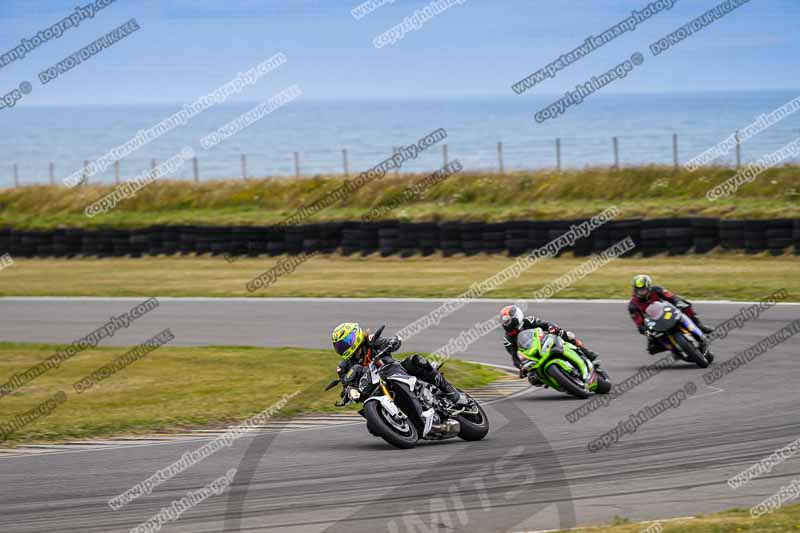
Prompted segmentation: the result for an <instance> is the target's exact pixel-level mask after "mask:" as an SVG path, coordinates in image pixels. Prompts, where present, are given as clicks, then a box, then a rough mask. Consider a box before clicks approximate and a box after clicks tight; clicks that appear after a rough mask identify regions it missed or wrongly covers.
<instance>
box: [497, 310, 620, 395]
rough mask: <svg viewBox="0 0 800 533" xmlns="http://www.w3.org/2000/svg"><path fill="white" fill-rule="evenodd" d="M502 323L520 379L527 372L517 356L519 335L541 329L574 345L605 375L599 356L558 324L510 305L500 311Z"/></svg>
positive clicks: (506, 346) (507, 348)
mask: <svg viewBox="0 0 800 533" xmlns="http://www.w3.org/2000/svg"><path fill="white" fill-rule="evenodd" d="M500 323H501V324H502V325H503V329H504V330H505V334H504V337H503V346H504V347H505V349H506V351H507V352H508V353H509V354H510V355H511V361H512V362H513V363H514V366H515V367H516V368H517V369H519V377H521V378H524V377H526V376H527V372H526V371H525V370H524V369H523V368H522V363H521V362H520V360H519V356H518V355H517V335H519V332H520V331H524V330H526V329H534V328H541V329H543V330H544V331H547V332H548V333H552V334H554V335H557V336H559V337H561V339H563V340H565V341H567V342H569V343H571V344H574V345H575V347H576V348H577V349H578V352H579V353H580V354H581V355H583V356H584V357H586V358H587V359H588V360H590V361H592V362H593V363H594V365H595V368H596V369H597V371H598V372H599V373H601V374H602V375H605V370H603V369H602V368H600V359H598V356H597V354H596V353H595V352H593V351H592V350H590V349H588V348H587V347H586V346H584V344H583V343H582V342H581V341H580V340H579V339H578V338H577V337H575V334H574V333H572V332H571V331H567V330H565V329H563V328H560V327H559V326H558V324H556V323H554V322H547V321H546V320H542V319H541V318H539V317H536V316H533V315H531V316H525V315H524V314H523V312H522V309H521V308H520V307H519V306H516V305H509V306H506V307H504V308H503V309H502V310H501V311H500ZM534 384H535V383H534Z"/></svg>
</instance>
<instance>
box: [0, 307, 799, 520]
mask: <svg viewBox="0 0 800 533" xmlns="http://www.w3.org/2000/svg"><path fill="white" fill-rule="evenodd" d="M141 300H144V298H141V299H135V298H134V299H101V298H98V299H66V298H64V299H61V298H55V299H35V298H31V299H23V298H5V299H0V309H1V310H2V316H3V317H4V320H3V321H2V322H0V339H2V340H7V341H21V342H22V341H26V342H27V341H29V342H58V343H68V342H71V341H73V340H75V339H77V338H79V337H81V336H83V335H85V334H87V333H89V332H90V331H92V330H93V329H96V328H97V327H99V326H100V325H102V324H103V323H104V322H105V321H106V320H108V317H109V316H110V315H111V314H119V313H121V312H124V311H127V310H128V309H129V308H130V307H131V306H132V305H134V304H135V303H136V302H138V301H141ZM159 300H160V301H161V305H160V306H159V307H158V308H157V309H155V310H154V311H152V312H150V313H148V314H147V315H146V316H144V317H142V318H140V319H139V320H137V321H136V322H134V323H133V324H132V325H131V326H130V327H129V328H128V329H127V330H124V331H121V332H118V333H117V334H116V335H115V336H114V337H113V338H112V339H108V340H104V341H103V344H108V345H133V344H138V343H140V342H142V341H143V340H145V339H147V338H149V337H151V336H152V335H153V334H155V333H157V332H158V331H160V330H162V329H163V328H165V327H169V328H171V329H172V331H173V333H174V334H175V337H176V339H175V344H179V345H263V346H305V347H309V348H320V347H327V346H328V345H329V334H330V331H331V329H332V328H333V326H335V325H336V324H338V323H339V322H342V321H345V320H353V321H358V322H361V323H362V324H363V325H369V326H371V327H372V328H375V327H377V326H378V325H380V324H381V323H386V324H387V332H388V333H391V332H392V331H395V330H398V329H400V328H402V327H403V326H405V325H406V324H408V323H410V322H412V321H414V320H415V319H417V318H418V317H420V316H422V315H423V314H425V313H426V312H428V311H430V310H431V309H432V308H434V307H435V306H436V305H437V302H436V301H424V300H405V301H404V300H396V301H392V300H374V301H369V300H326V299H322V300H312V299H308V300H300V299H282V300H267V299H231V300H226V299H172V298H163V299H159ZM696 305H697V308H698V311H699V312H700V313H701V316H702V317H703V318H704V319H705V321H706V322H707V323H709V324H711V325H716V324H718V323H720V322H722V321H723V320H725V319H727V318H728V317H731V316H733V315H734V314H735V313H736V312H737V311H738V310H739V309H740V308H741V307H742V305H743V304H738V303H698V304H696ZM500 307H501V303H499V302H493V301H476V302H474V303H470V304H469V305H467V306H466V307H464V308H463V309H461V310H459V311H458V312H457V313H455V314H454V315H452V316H450V317H448V318H446V319H444V320H443V321H442V322H441V323H440V324H439V325H438V326H436V327H433V328H430V329H428V330H425V331H424V332H422V333H420V334H418V335H417V336H415V337H413V338H410V339H408V340H406V341H405V342H404V346H403V351H426V352H427V351H433V350H435V349H437V348H439V347H440V346H442V345H443V344H445V343H446V342H447V341H448V340H449V339H450V338H454V337H457V336H458V334H459V333H460V332H461V331H462V330H463V329H465V328H468V327H470V326H472V325H473V324H475V323H476V322H479V321H483V320H486V319H488V318H490V317H491V316H493V315H495V314H496V313H497V312H498V310H499V308H500ZM530 310H531V311H533V312H536V313H537V314H540V315H543V316H544V317H545V318H548V319H551V320H554V321H556V322H558V323H560V325H562V326H564V327H567V328H569V329H572V330H574V331H575V332H576V333H577V334H578V336H579V337H580V338H582V339H583V340H584V342H585V343H586V344H587V346H589V347H591V348H592V349H594V350H595V351H597V352H598V353H600V354H601V356H602V359H603V361H604V364H605V366H606V368H607V370H608V371H609V373H610V375H611V378H612V381H615V382H619V381H622V380H623V379H625V378H626V377H628V376H630V375H632V374H634V373H635V372H636V371H637V369H638V368H639V367H640V366H642V365H644V364H647V363H649V362H652V361H654V360H655V358H654V357H652V356H649V355H647V353H646V352H645V351H644V339H643V338H642V337H640V336H639V335H638V334H637V333H636V331H635V330H634V328H633V327H632V324H631V322H630V319H629V318H628V316H627V313H626V305H625V303H624V302H621V301H620V302H609V301H598V302H591V301H589V302H572V301H566V302H565V301H558V300H553V301H548V302H544V303H536V304H532V307H531V308H530ZM797 318H800V306H798V305H780V306H777V307H774V308H772V309H769V310H767V311H765V312H764V314H763V315H762V316H761V317H760V318H759V319H757V320H753V321H750V322H747V323H746V324H744V326H743V327H742V328H741V329H739V330H735V331H733V332H731V333H730V334H729V336H728V337H727V338H725V339H722V340H719V341H716V342H715V343H714V345H713V351H714V352H715V353H716V355H717V363H718V362H720V361H724V360H726V359H729V358H731V357H733V356H734V355H735V353H736V352H737V351H740V350H742V349H744V348H747V347H749V346H750V345H752V344H754V343H756V342H757V341H759V340H760V339H762V338H763V337H765V336H767V335H769V334H770V333H772V332H774V331H775V330H777V329H779V328H780V327H781V326H783V325H785V324H787V323H789V322H790V321H792V320H795V319H797ZM798 348H800V338H798V337H795V338H792V339H790V340H788V341H787V342H785V343H783V344H781V345H778V346H776V347H775V348H773V349H771V350H769V351H767V352H766V353H764V354H762V355H761V356H759V357H758V358H756V359H754V360H753V361H751V362H750V363H748V364H747V365H746V366H743V367H740V368H738V369H737V370H736V371H735V372H733V373H730V374H728V375H726V376H725V377H723V378H722V379H720V380H719V381H717V382H716V383H714V384H713V385H711V386H708V385H706V384H705V383H704V381H703V379H702V375H703V374H704V373H705V371H704V370H701V369H699V368H697V367H694V366H692V365H688V364H685V363H677V362H676V363H675V364H674V366H673V368H670V369H667V370H664V371H662V372H661V373H659V374H658V375H655V376H653V377H651V378H650V379H648V380H647V381H645V382H644V383H642V384H640V385H639V386H637V387H636V388H634V389H632V390H630V391H629V392H627V393H626V394H624V395H623V396H622V397H620V398H617V399H615V400H613V401H611V403H610V405H609V406H608V407H604V408H600V409H599V410H597V411H595V412H594V413H591V414H590V415H588V416H586V417H585V418H583V419H581V420H579V421H577V422H575V423H569V422H568V421H567V420H566V419H565V414H566V413H568V412H569V411H571V410H572V409H574V408H576V407H578V406H580V405H582V402H583V400H575V399H571V398H569V397H567V396H565V395H562V394H559V393H556V392H552V391H549V390H536V389H531V390H530V392H525V393H523V394H521V395H517V396H515V397H513V398H511V399H507V400H504V401H501V402H497V403H494V404H492V405H490V406H488V407H487V412H488V413H489V416H490V422H491V428H492V429H491V432H490V434H489V435H488V437H487V438H486V439H484V440H483V441H479V442H474V443H467V442H463V441H460V440H449V441H444V442H433V443H422V444H421V445H420V446H418V447H417V448H415V449H413V450H405V451H401V450H396V449H393V448H391V447H389V446H388V445H387V444H385V443H384V442H383V441H381V440H378V439H375V438H374V437H372V436H370V435H369V434H368V433H367V432H366V429H365V428H364V426H363V425H361V424H354V425H347V426H338V427H329V428H325V429H314V430H307V431H292V432H283V433H271V434H263V435H258V436H253V437H243V438H242V439H240V440H239V441H237V442H236V443H234V444H233V446H231V447H230V448H225V449H223V450H221V451H219V452H217V453H215V454H214V455H212V456H211V457H209V458H207V459H205V460H203V461H202V462H200V463H199V464H197V465H195V466H193V467H191V468H189V469H188V470H186V471H184V472H182V473H180V474H179V475H177V476H175V477H174V478H172V479H171V480H169V481H167V482H166V483H164V484H163V485H161V486H159V487H158V488H156V489H155V490H154V491H153V493H152V494H149V495H146V496H143V497H141V498H139V499H137V500H135V501H134V502H132V503H131V504H129V505H128V506H126V507H124V508H123V509H121V510H118V511H114V510H112V509H111V508H110V507H109V506H108V505H107V501H108V500H109V499H110V498H111V497H113V496H116V495H117V494H120V493H121V492H123V491H125V490H126V489H128V488H130V487H131V486H132V485H134V484H135V483H137V482H139V481H142V480H143V479H144V478H147V477H148V476H150V475H152V474H153V473H155V472H156V471H157V470H159V469H161V468H164V467H165V466H167V465H168V464H170V463H172V462H173V461H176V460H178V459H179V458H180V457H181V455H182V454H184V453H185V452H189V451H192V450H196V449H197V448H199V447H200V446H201V445H202V444H203V441H192V442H186V441H181V442H168V443H161V444H157V445H155V444H149V445H140V446H121V447H117V448H99V449H96V450H88V451H83V450H76V451H68V452H63V453H61V452H59V453H51V454H46V455H39V456H36V455H33V456H14V457H5V458H0V480H2V483H0V510H2V512H0V531H14V532H17V531H19V532H33V531H37V532H38V531H41V532H45V531H47V532H51V531H81V532H83V531H98V532H100V531H103V532H106V531H128V530H130V529H131V528H133V527H135V526H137V524H140V523H142V522H144V521H146V520H147V519H148V518H150V517H151V516H153V515H154V514H155V513H157V512H159V510H160V509H161V508H162V507H168V506H169V505H170V503H171V502H172V501H173V500H177V499H179V498H181V497H182V496H184V495H185V494H186V493H187V492H188V491H190V490H194V489H198V488H200V487H202V486H204V485H206V484H208V483H210V482H211V481H213V480H214V479H216V478H219V477H220V476H222V475H223V474H224V473H225V472H226V471H227V470H228V469H231V468H237V469H238V470H237V474H236V477H235V479H234V482H233V485H232V487H231V488H230V489H228V490H227V491H226V492H224V493H223V494H222V495H213V496H211V497H210V498H209V499H207V500H205V501H204V502H202V503H200V504H199V505H198V506H197V507H195V508H193V509H190V510H188V511H186V512H185V514H183V515H182V516H181V517H180V519H179V520H177V522H175V523H170V524H167V525H165V526H164V527H165V529H164V530H165V531H192V532H212V531H238V530H241V531H297V532H300V531H303V532H305V531H311V532H316V531H370V532H372V531H388V532H399V531H476V532H478V531H480V532H483V531H524V530H541V529H549V528H566V527H571V526H574V525H576V524H578V525H582V524H592V523H598V522H607V521H610V520H611V519H613V517H614V516H624V517H627V518H631V519H637V520H652V519H657V518H668V517H676V516H687V515H694V514H698V513H709V512H714V511H718V510H724V509H727V508H731V507H745V508H747V507H750V506H752V505H754V504H756V503H758V502H760V501H762V500H763V499H765V498H766V497H768V496H770V495H771V494H773V493H774V492H776V491H777V490H778V489H779V488H780V487H781V486H783V485H786V484H787V483H788V482H790V481H791V479H792V478H793V477H796V476H797V475H800V457H794V458H791V459H788V460H787V461H786V462H785V463H783V464H780V465H778V466H776V467H775V468H774V469H773V470H772V471H771V472H770V473H769V474H766V475H762V476H761V477H759V478H757V479H755V480H753V481H751V482H750V483H748V484H746V485H745V486H743V487H741V488H739V489H736V490H734V489H731V488H730V487H729V486H728V485H727V484H726V480H727V479H728V478H729V477H731V476H733V475H735V474H737V473H739V472H741V471H742V470H744V469H746V468H747V467H749V466H751V465H752V464H753V463H755V462H757V461H758V460H759V459H761V458H763V457H765V456H767V455H769V454H770V453H772V452H773V451H774V450H776V449H777V448H780V447H782V446H785V445H787V444H789V443H790V442H792V441H793V440H795V439H797V438H798V437H799V436H800V416H798V409H797V406H796V401H797V399H798V393H797V387H796V381H797V379H798V378H800V370H798V369H797V365H796V363H797V354H798V351H799V350H798ZM458 357H460V358H462V359H468V360H476V361H482V362H487V363H494V364H502V365H508V364H509V363H510V360H509V356H508V355H507V354H506V353H505V351H504V350H503V348H502V346H501V344H500V336H499V333H498V332H495V333H493V334H492V335H489V336H487V337H484V338H482V339H480V340H479V341H477V342H476V343H474V344H473V345H472V346H470V347H469V348H468V349H467V350H466V351H465V352H463V353H461V354H459V355H458ZM717 363H715V365H716V364H717ZM66 364H68V363H66ZM332 372H333V369H332ZM689 381H691V382H693V383H695V384H696V385H697V392H696V393H695V394H694V396H691V397H689V398H688V399H686V400H685V401H683V402H682V403H681V405H680V406H679V407H676V408H673V409H669V410H667V411H666V412H663V413H662V414H660V415H658V416H657V417H655V418H653V419H652V420H649V421H648V422H647V423H645V424H644V425H642V426H641V427H639V428H638V430H637V431H636V432H635V433H633V434H628V435H625V436H623V437H622V438H621V439H620V441H619V442H617V443H615V444H614V445H612V446H611V447H610V448H608V449H603V450H599V451H596V452H594V453H592V452H590V451H589V449H588V448H587V445H588V443H589V442H590V441H592V440H593V439H596V438H598V437H600V436H601V435H602V434H603V433H604V432H606V431H609V430H610V429H611V428H613V427H615V426H616V425H617V424H618V423H619V422H620V421H621V420H623V419H627V417H628V416H629V415H631V414H633V413H635V412H637V411H639V410H640V409H642V408H643V407H644V406H645V405H648V404H653V403H655V402H657V401H658V400H661V399H662V398H665V397H667V396H668V395H670V394H671V393H673V392H674V391H676V390H677V389H679V388H681V387H683V386H684V385H685V384H686V383H687V382H689ZM335 398H336V395H335V394H333V393H331V401H334V399H335ZM0 401H1V400H0ZM165 408H168V406H165Z"/></svg>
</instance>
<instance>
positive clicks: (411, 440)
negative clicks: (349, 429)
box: [364, 401, 419, 450]
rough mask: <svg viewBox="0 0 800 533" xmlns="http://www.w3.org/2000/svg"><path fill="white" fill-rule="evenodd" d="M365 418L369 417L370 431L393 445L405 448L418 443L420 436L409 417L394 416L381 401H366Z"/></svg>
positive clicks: (368, 425)
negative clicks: (384, 407) (399, 417)
mask: <svg viewBox="0 0 800 533" xmlns="http://www.w3.org/2000/svg"><path fill="white" fill-rule="evenodd" d="M364 418H366V419H367V427H368V428H369V432H370V433H372V434H373V435H377V436H378V437H380V438H382V439H383V440H385V441H386V442H388V443H389V444H391V445H392V446H396V447H397V448H402V449H404V450H405V449H408V448H413V447H414V446H416V445H417V440H419V436H418V435H417V429H416V428H415V427H414V424H412V423H411V421H410V420H409V419H408V418H407V417H406V418H404V419H402V420H401V419H397V418H394V417H393V416H392V415H390V414H389V413H387V412H386V411H385V410H384V409H383V405H381V403H380V402H376V401H372V402H367V403H365V404H364Z"/></svg>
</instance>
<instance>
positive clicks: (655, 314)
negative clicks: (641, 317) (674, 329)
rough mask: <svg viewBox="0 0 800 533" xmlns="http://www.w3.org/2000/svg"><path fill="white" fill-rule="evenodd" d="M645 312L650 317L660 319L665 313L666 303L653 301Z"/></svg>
mask: <svg viewBox="0 0 800 533" xmlns="http://www.w3.org/2000/svg"><path fill="white" fill-rule="evenodd" d="M644 312H645V314H646V315H647V316H648V317H649V318H651V319H653V320H658V319H659V318H660V317H661V315H662V314H663V313H664V304H662V303H661V302H653V303H651V304H650V305H648V306H647V309H645V311H644Z"/></svg>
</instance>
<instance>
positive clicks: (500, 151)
mask: <svg viewBox="0 0 800 533" xmlns="http://www.w3.org/2000/svg"><path fill="white" fill-rule="evenodd" d="M497 168H498V169H499V171H500V174H505V166H504V165H503V142H502V141H500V142H498V143H497Z"/></svg>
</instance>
